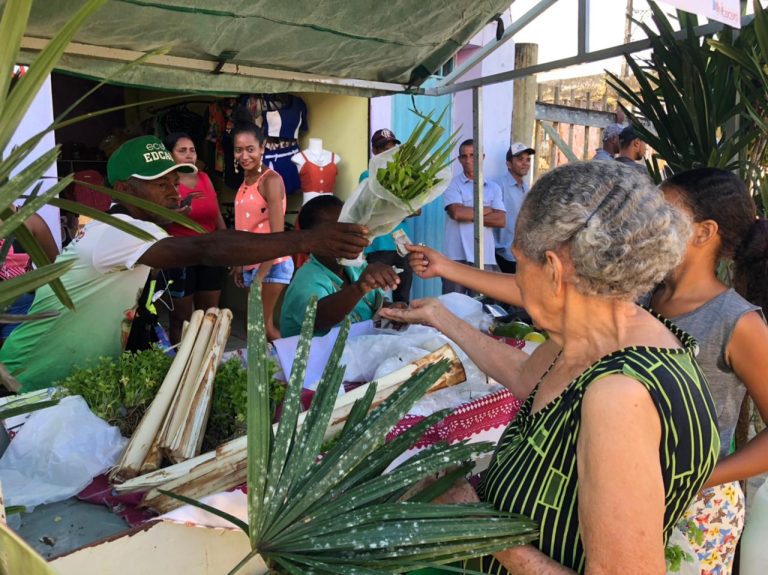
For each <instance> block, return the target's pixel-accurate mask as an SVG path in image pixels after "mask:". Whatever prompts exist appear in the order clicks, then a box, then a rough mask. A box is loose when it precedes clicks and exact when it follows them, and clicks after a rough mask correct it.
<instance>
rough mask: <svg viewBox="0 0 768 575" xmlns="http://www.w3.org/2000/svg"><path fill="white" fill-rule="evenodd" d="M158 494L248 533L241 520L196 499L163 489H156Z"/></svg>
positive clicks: (244, 523) (245, 524)
mask: <svg viewBox="0 0 768 575" xmlns="http://www.w3.org/2000/svg"><path fill="white" fill-rule="evenodd" d="M158 492H160V493H162V494H163V495H166V496H168V497H172V498H173V499H178V500H179V501H183V502H184V503H186V504H187V505H192V506H193V507H197V508H198V509H202V510H203V511H207V512H208V513H212V514H213V515H215V516H216V517H221V518H222V519H225V520H226V521H229V522H230V523H232V524H233V525H235V526H237V527H239V528H240V529H242V530H243V531H245V533H248V524H247V523H246V522H245V521H243V520H242V519H239V518H237V517H235V516H234V515H232V514H230V513H226V512H225V511H222V510H221V509H217V508H216V507H212V506H211V505H207V504H205V503H202V502H200V501H197V500H196V499H192V498H190V497H187V496H186V495H181V494H180V493H174V492H173V491H166V490H165V489H158Z"/></svg>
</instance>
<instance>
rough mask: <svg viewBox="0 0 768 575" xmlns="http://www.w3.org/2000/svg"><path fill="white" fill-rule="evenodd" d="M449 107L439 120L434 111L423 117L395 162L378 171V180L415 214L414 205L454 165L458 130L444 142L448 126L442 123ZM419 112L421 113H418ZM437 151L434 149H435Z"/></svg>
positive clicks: (401, 148)
mask: <svg viewBox="0 0 768 575" xmlns="http://www.w3.org/2000/svg"><path fill="white" fill-rule="evenodd" d="M447 110H448V108H447V107H446V108H445V109H444V110H443V112H442V113H441V114H440V116H439V117H438V118H437V119H436V120H432V113H431V112H430V113H429V114H427V115H426V116H421V118H422V119H421V121H420V122H419V124H418V126H416V129H415V130H414V131H413V132H411V135H410V136H409V137H408V140H406V141H405V143H404V144H401V145H400V146H399V147H398V148H397V151H396V152H395V153H394V155H393V156H392V161H391V162H389V163H388V164H387V165H386V166H384V167H383V168H379V169H378V170H377V171H376V179H377V180H378V182H379V183H380V184H381V185H382V186H384V188H386V189H387V190H388V191H389V192H390V193H391V194H392V195H393V196H395V197H396V198H398V199H400V200H402V201H403V203H405V204H406V205H407V206H408V208H409V210H410V212H411V213H415V212H416V210H417V209H418V206H417V207H416V208H414V207H413V206H412V205H411V202H413V203H414V204H415V203H417V202H418V201H419V199H420V198H421V197H423V196H425V195H426V194H427V192H429V190H430V189H432V188H434V187H435V186H436V185H437V184H439V183H440V181H441V179H440V176H439V174H440V172H441V171H442V170H443V169H445V168H447V167H448V166H449V165H450V164H451V158H450V156H451V150H453V148H454V146H455V145H456V134H457V133H458V132H456V133H454V134H453V136H451V137H450V138H447V139H446V140H445V141H444V142H443V144H442V145H440V144H439V143H440V140H441V139H442V138H443V134H444V133H445V128H443V127H442V126H441V125H440V122H441V121H442V119H443V116H445V112H446V111H447ZM415 113H416V114H417V115H418V112H415ZM433 150H434V152H433Z"/></svg>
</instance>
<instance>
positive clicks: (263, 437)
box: [246, 286, 272, 549]
mask: <svg viewBox="0 0 768 575" xmlns="http://www.w3.org/2000/svg"><path fill="white" fill-rule="evenodd" d="M247 327H248V347H247V352H246V356H247V362H248V525H249V526H250V529H249V533H248V535H249V538H250V541H251V548H252V549H256V548H257V546H258V543H259V540H260V536H261V533H260V532H259V531H260V528H261V519H262V514H263V513H264V495H265V487H266V482H267V470H268V469H269V459H270V455H271V449H272V422H271V421H270V409H269V366H268V362H267V337H266V333H265V331H264V308H263V304H262V302H261V289H260V287H256V286H254V288H253V289H251V291H250V294H249V296H248V324H247Z"/></svg>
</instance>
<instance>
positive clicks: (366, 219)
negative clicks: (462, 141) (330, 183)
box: [339, 108, 458, 265]
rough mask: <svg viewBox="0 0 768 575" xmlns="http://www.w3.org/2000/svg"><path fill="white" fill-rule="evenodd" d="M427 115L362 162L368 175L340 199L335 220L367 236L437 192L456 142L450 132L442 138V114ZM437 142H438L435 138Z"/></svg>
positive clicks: (444, 182) (398, 220)
mask: <svg viewBox="0 0 768 575" xmlns="http://www.w3.org/2000/svg"><path fill="white" fill-rule="evenodd" d="M446 111H447V108H446V110H443V112H442V113H441V114H440V115H439V116H438V117H437V118H436V119H433V117H432V114H431V113H430V114H427V115H422V114H419V113H418V112H415V113H416V114H417V115H419V116H420V117H421V120H420V121H419V124H418V125H417V126H416V129H415V130H414V131H413V133H412V134H411V136H410V137H409V138H408V140H407V141H406V142H405V143H404V144H402V145H400V146H396V147H394V148H392V149H391V150H387V151H386V152H382V153H381V154H377V155H375V156H373V157H372V158H371V161H370V163H369V164H368V173H369V174H371V176H370V177H368V178H366V179H365V180H363V181H362V182H361V183H360V185H358V187H357V188H356V189H355V191H354V192H352V195H351V196H350V197H349V199H347V200H346V201H345V202H344V206H343V207H342V209H341V215H340V216H339V221H340V222H352V223H357V224H362V225H364V226H366V227H367V228H368V230H369V235H368V237H369V239H372V238H375V237H377V236H381V235H384V234H388V233H390V232H391V231H392V230H393V229H395V228H396V227H397V225H398V224H400V223H401V222H402V221H403V220H404V219H405V218H407V217H408V216H410V215H412V214H414V213H416V212H417V211H418V210H419V208H421V207H422V206H424V205H425V204H427V203H429V202H431V201H432V200H434V199H435V198H437V197H438V196H439V195H441V194H442V193H443V191H444V190H445V188H446V187H447V186H448V181H449V180H450V177H451V172H450V169H449V166H450V157H449V156H450V153H451V150H453V148H454V147H455V146H456V142H457V140H456V137H457V134H458V131H457V132H454V133H453V134H452V135H450V136H449V137H447V138H446V137H445V128H443V127H442V126H441V125H440V122H441V121H442V119H443V117H444V115H445V113H446ZM441 142H442V143H441ZM363 261H364V259H363V257H362V256H361V257H360V258H358V259H356V260H351V261H346V260H345V261H344V264H345V265H362V263H363Z"/></svg>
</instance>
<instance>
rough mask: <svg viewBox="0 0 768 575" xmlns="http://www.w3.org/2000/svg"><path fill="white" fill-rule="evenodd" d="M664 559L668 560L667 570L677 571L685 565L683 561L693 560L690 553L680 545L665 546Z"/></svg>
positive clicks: (669, 571) (670, 571)
mask: <svg viewBox="0 0 768 575" xmlns="http://www.w3.org/2000/svg"><path fill="white" fill-rule="evenodd" d="M664 559H666V561H667V572H668V573H676V572H678V571H680V567H682V566H683V561H686V562H690V561H693V557H691V556H690V554H688V553H686V552H685V551H683V550H682V548H681V547H680V546H679V545H668V546H667V547H665V548H664Z"/></svg>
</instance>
